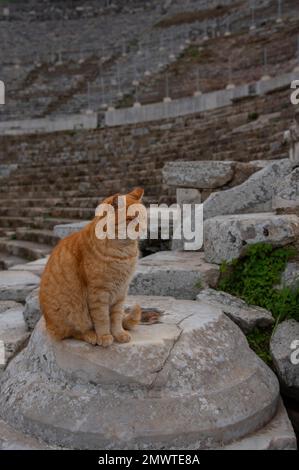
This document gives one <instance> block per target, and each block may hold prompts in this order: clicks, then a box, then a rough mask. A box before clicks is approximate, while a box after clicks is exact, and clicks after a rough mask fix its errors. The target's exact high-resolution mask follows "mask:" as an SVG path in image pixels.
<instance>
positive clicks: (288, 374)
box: [270, 320, 299, 401]
mask: <svg viewBox="0 0 299 470" xmlns="http://www.w3.org/2000/svg"><path fill="white" fill-rule="evenodd" d="M295 342H296V344H295ZM296 351H297V352H296ZM270 352H271V356H272V359H273V364H274V367H275V370H276V372H277V375H278V378H279V381H280V384H281V386H282V389H283V391H284V393H285V394H286V395H289V396H290V397H293V398H295V399H297V400H298V401H299V363H298V361H299V322H297V321H295V320H286V321H284V322H282V323H280V324H279V325H278V327H277V328H276V330H275V332H274V334H273V336H272V338H271V341H270ZM294 362H295V363H294Z"/></svg>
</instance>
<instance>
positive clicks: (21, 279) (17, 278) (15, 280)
mask: <svg viewBox="0 0 299 470" xmlns="http://www.w3.org/2000/svg"><path fill="white" fill-rule="evenodd" d="M39 283H40V278H39V277H38V276H36V275H35V274H33V273H32V272H30V271H0V301H1V300H13V301H15V302H25V300H26V297H27V296H28V295H29V294H30V293H31V292H32V291H33V290H34V289H36V288H37V287H38V286H39Z"/></svg>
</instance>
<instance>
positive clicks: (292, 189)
mask: <svg viewBox="0 0 299 470" xmlns="http://www.w3.org/2000/svg"><path fill="white" fill-rule="evenodd" d="M272 207H273V210H276V211H277V212H278V213H279V214H297V215H299V168H295V169H294V170H293V171H292V172H291V173H290V174H289V175H287V176H286V177H285V178H284V179H283V180H282V181H279V183H278V184H277V185H276V187H275V188H274V196H273V200H272Z"/></svg>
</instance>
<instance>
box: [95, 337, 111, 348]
mask: <svg viewBox="0 0 299 470" xmlns="http://www.w3.org/2000/svg"><path fill="white" fill-rule="evenodd" d="M112 343H113V336H112V335H101V336H99V335H98V337H97V344H98V345H99V346H103V347H104V348H107V347H108V346H111V344H112Z"/></svg>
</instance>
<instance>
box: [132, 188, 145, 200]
mask: <svg viewBox="0 0 299 470" xmlns="http://www.w3.org/2000/svg"><path fill="white" fill-rule="evenodd" d="M143 194H144V189H142V188H135V189H133V191H131V192H130V196H132V197H133V198H134V199H137V200H138V201H140V200H141V199H142V196H143Z"/></svg>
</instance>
